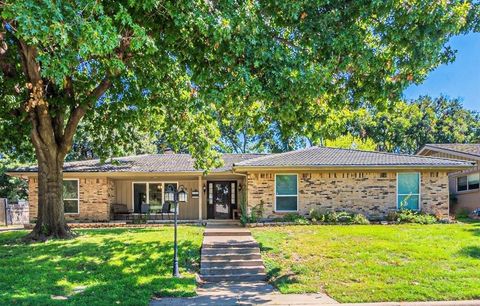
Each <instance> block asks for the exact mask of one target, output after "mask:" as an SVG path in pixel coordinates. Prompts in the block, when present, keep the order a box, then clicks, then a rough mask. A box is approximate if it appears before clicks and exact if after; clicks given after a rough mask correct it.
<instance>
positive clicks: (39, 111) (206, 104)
mask: <svg viewBox="0 0 480 306" xmlns="http://www.w3.org/2000/svg"><path fill="white" fill-rule="evenodd" d="M0 16H1V20H2V27H3V30H2V31H1V33H0V69H1V75H0V82H1V87H0V97H1V100H2V102H1V106H0V113H1V119H0V141H1V145H2V149H3V151H4V152H5V153H7V154H9V155H10V156H12V155H13V156H21V155H28V154H34V155H35V157H36V160H37V161H38V184H39V185H38V192H39V210H38V221H37V224H36V226H35V228H34V230H33V231H32V233H31V234H30V237H31V238H32V239H40V238H45V237H68V236H69V235H70V232H69V229H68V227H67V226H66V223H65V219H64V212H63V201H62V178H63V175H62V168H63V163H64V159H65V156H66V155H67V153H68V152H69V151H70V150H71V147H72V143H73V141H74V136H75V133H76V130H77V127H78V125H79V123H80V121H82V120H83V121H84V122H86V123H87V122H88V125H89V126H94V127H95V130H96V131H97V133H96V134H97V136H98V137H100V138H101V139H102V141H101V146H100V149H101V148H102V147H103V148H108V150H105V151H103V150H100V152H99V153H98V154H99V155H100V156H102V152H103V153H105V152H110V153H109V154H112V152H115V151H114V150H113V151H112V150H111V148H115V147H117V146H121V145H123V144H128V142H129V135H130V134H129V132H130V130H129V127H132V128H135V129H136V130H137V131H142V132H152V133H153V132H155V131H161V133H162V135H164V137H166V138H167V141H168V143H171V144H173V146H174V149H175V146H177V147H180V145H185V144H186V145H187V147H188V150H189V152H190V153H192V155H193V156H194V157H196V158H197V166H199V167H204V168H211V167H212V166H214V165H215V164H217V163H218V158H217V156H216V154H215V153H214V152H213V150H212V148H213V147H214V146H216V145H217V144H218V143H217V142H218V139H219V137H220V134H219V128H218V115H219V114H222V116H232V115H233V116H235V115H237V116H238V115H241V114H242V113H243V112H244V111H245V110H246V109H251V106H252V105H253V104H255V105H258V104H260V105H261V109H262V110H263V111H264V116H263V119H262V120H266V121H272V122H274V121H275V122H278V123H279V124H281V126H282V127H284V128H286V129H288V130H291V131H299V132H302V133H303V134H306V135H307V136H309V137H310V138H312V139H314V138H315V136H316V134H315V130H316V129H318V128H319V125H320V123H321V118H322V116H323V115H322V112H321V108H322V105H328V106H329V107H344V106H345V105H349V106H351V107H355V106H356V105H358V104H360V103H365V102H368V103H370V104H372V105H383V104H385V103H387V102H388V101H389V100H392V99H396V98H398V96H399V95H400V93H401V91H402V90H403V89H404V88H405V86H407V85H408V84H410V83H412V82H419V81H421V80H423V79H424V78H425V76H426V74H427V73H428V72H429V71H430V70H432V69H433V68H435V67H436V66H438V65H439V64H441V63H444V62H448V61H450V60H452V59H453V56H454V53H453V52H452V50H450V48H448V47H447V46H446V43H447V41H448V39H449V38H450V37H451V36H452V35H456V34H459V33H465V32H467V31H470V30H472V29H473V28H474V27H475V25H476V21H477V7H476V4H473V3H472V2H470V1H426V0H425V1H343V0H341V1H340V0H338V1H255V0H253V1H204V0H191V1H190V0H186V1H162V0H158V1H135V0H130V1H99V0H75V1H69V0H66V1H54V0H41V1H38V0H4V1H1V2H0ZM220 120H221V119H220ZM105 154H106V153H105ZM104 157H107V156H104Z"/></svg>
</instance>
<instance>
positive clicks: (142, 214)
mask: <svg viewBox="0 0 480 306" xmlns="http://www.w3.org/2000/svg"><path fill="white" fill-rule="evenodd" d="M109 180H110V181H111V185H112V186H111V189H112V196H111V199H110V215H109V216H110V218H109V220H110V221H124V222H127V223H168V222H169V221H173V219H174V210H175V207H174V204H173V201H172V200H173V199H172V198H169V197H168V193H167V190H175V191H176V192H178V193H179V194H181V196H180V197H179V199H178V207H177V209H178V211H177V218H178V220H206V219H238V218H239V202H240V200H241V196H242V190H243V189H244V186H245V178H244V177H243V176H240V175H234V174H230V175H225V174H222V175H218V174H217V175H215V174H213V175H211V174H210V175H201V176H196V177H194V176H193V177H192V176H167V175H166V176H163V177H157V176H155V177H145V176H142V177H129V178H109Z"/></svg>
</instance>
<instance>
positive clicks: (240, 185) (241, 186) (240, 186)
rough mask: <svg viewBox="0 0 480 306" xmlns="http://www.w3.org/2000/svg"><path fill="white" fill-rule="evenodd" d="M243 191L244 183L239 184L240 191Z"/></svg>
mask: <svg viewBox="0 0 480 306" xmlns="http://www.w3.org/2000/svg"><path fill="white" fill-rule="evenodd" d="M242 189H243V185H242V183H238V191H242Z"/></svg>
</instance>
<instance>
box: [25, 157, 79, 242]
mask: <svg viewBox="0 0 480 306" xmlns="http://www.w3.org/2000/svg"><path fill="white" fill-rule="evenodd" d="M36 151H37V154H36V155H37V160H38V213H37V223H36V224H35V227H34V228H33V231H32V232H31V233H30V234H29V235H28V236H27V237H28V239H32V240H40V241H44V240H47V239H48V238H70V237H71V236H72V233H71V232H70V229H69V227H68V226H67V224H66V222H65V216H64V206H63V162H64V155H63V154H61V153H60V154H59V153H57V152H59V150H58V148H51V149H47V150H45V149H43V150H41V151H40V152H39V150H36Z"/></svg>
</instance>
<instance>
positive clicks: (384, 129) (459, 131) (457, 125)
mask: <svg viewBox="0 0 480 306" xmlns="http://www.w3.org/2000/svg"><path fill="white" fill-rule="evenodd" d="M361 113H362V114H361V115H355V116H354V117H353V118H352V120H350V121H349V122H348V124H347V127H348V128H347V130H348V131H349V132H351V133H353V134H354V135H356V136H358V137H360V138H363V139H367V138H368V139H372V140H373V141H374V142H375V143H376V144H377V149H378V150H381V151H388V152H397V153H409V154H414V153H416V152H417V151H418V150H420V148H421V147H423V146H424V145H425V144H427V143H469V142H473V143H476V142H479V141H480V137H479V135H480V114H479V113H478V112H475V111H471V110H468V109H465V108H464V107H463V106H462V103H461V102H460V101H459V100H458V99H450V98H447V97H444V96H440V97H437V98H432V97H428V96H422V97H419V98H418V99H416V100H411V101H406V102H405V101H399V102H396V103H394V104H393V105H392V106H391V107H389V108H387V109H384V110H377V109H370V110H369V111H367V112H365V111H362V112H361Z"/></svg>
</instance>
